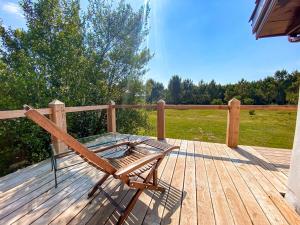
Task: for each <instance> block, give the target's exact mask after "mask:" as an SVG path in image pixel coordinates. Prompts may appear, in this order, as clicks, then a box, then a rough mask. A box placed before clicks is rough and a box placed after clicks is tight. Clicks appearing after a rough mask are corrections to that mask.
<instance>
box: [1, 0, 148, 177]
mask: <svg viewBox="0 0 300 225" xmlns="http://www.w3.org/2000/svg"><path fill="white" fill-rule="evenodd" d="M20 7H21V9H22V10H23V14H24V18H25V20H26V27H24V28H12V27H7V26H5V25H4V24H3V23H2V22H1V20H0V96H1V98H0V110H13V109H20V108H22V106H23V104H29V105H31V106H33V107H36V108H41V107H48V103H50V102H51V101H52V100H53V99H58V100H60V101H62V102H64V103H65V104H66V106H84V105H96V104H107V103H108V102H109V101H110V100H114V101H115V102H116V103H117V104H118V103H125V104H135V103H139V102H140V101H141V98H140V96H141V94H142V91H143V81H142V77H143V75H144V74H145V72H146V67H145V66H146V65H147V63H148V62H149V60H150V59H151V57H152V54H151V53H150V50H149V49H148V48H147V47H145V45H144V44H143V43H144V41H145V38H146V36H147V35H148V28H147V27H148V26H147V23H148V15H149V7H148V6H146V7H140V8H138V9H133V8H132V7H131V5H130V4H128V3H126V2H125V1H124V0H89V4H88V7H87V9H86V10H81V9H80V1H79V0H36V1H33V0H21V1H20ZM117 117H118V118H117V123H118V131H119V132H124V133H136V132H137V131H138V130H139V129H140V128H141V127H145V126H147V123H148V122H147V115H146V113H145V112H140V111H137V110H118V114H117ZM67 124H68V132H69V133H71V134H72V135H73V136H75V137H84V136H89V135H93V134H99V133H103V132H105V130H106V112H105V111H100V112H81V113H69V114H68V115H67ZM49 144H50V137H49V135H48V134H46V133H45V132H44V131H43V130H42V129H40V128H39V127H37V126H36V125H34V124H33V123H32V122H30V121H29V120H27V119H16V120H4V121H3V120H2V121H0V176H1V175H3V174H6V173H8V172H10V171H13V170H14V169H16V168H17V167H20V166H25V165H28V164H31V163H35V162H38V161H40V160H43V159H45V158H47V157H49V154H50V150H49V146H50V145H49Z"/></svg>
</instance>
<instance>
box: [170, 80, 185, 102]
mask: <svg viewBox="0 0 300 225" xmlns="http://www.w3.org/2000/svg"><path fill="white" fill-rule="evenodd" d="M181 96H182V86H181V78H180V77H179V76H178V75H175V76H173V77H172V78H171V79H170V81H169V84H168V95H167V101H168V102H169V103H171V104H178V103H180V100H181Z"/></svg>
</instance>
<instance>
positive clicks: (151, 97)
mask: <svg viewBox="0 0 300 225" xmlns="http://www.w3.org/2000/svg"><path fill="white" fill-rule="evenodd" d="M145 94H146V101H147V102H149V103H156V102H157V101H159V100H160V99H164V98H165V90H164V85H163V84H162V83H159V82H155V81H154V80H153V79H149V80H147V81H146V84H145Z"/></svg>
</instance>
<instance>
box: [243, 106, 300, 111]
mask: <svg viewBox="0 0 300 225" xmlns="http://www.w3.org/2000/svg"><path fill="white" fill-rule="evenodd" d="M297 108H298V106H297V105H241V110H283V111H294V110H297Z"/></svg>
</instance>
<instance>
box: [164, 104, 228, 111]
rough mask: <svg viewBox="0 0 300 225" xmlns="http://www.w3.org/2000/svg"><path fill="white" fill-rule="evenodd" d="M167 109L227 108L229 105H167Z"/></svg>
mask: <svg viewBox="0 0 300 225" xmlns="http://www.w3.org/2000/svg"><path fill="white" fill-rule="evenodd" d="M165 109H204V110H205V109H217V110H218V109H221V110H227V109H228V105H168V104H166V105H165Z"/></svg>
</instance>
